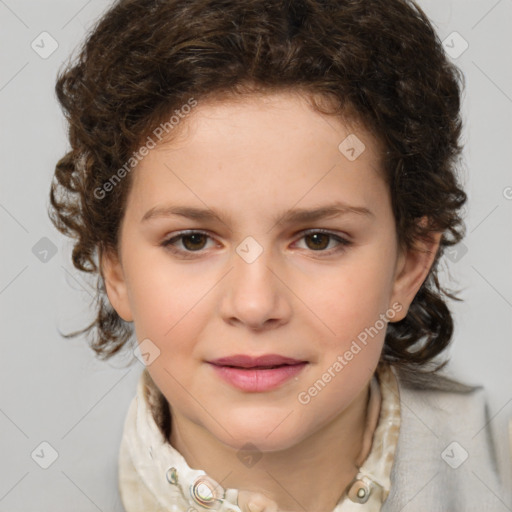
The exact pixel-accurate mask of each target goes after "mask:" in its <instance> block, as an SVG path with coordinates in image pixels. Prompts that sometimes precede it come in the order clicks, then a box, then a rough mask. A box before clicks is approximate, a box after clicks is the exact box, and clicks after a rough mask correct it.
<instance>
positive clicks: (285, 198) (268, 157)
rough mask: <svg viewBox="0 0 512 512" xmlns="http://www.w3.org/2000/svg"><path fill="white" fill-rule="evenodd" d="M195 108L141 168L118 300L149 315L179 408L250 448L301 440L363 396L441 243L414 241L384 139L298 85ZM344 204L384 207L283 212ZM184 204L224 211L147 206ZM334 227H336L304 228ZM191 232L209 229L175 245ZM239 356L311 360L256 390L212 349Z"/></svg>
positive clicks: (115, 287) (112, 275) (158, 370)
mask: <svg viewBox="0 0 512 512" xmlns="http://www.w3.org/2000/svg"><path fill="white" fill-rule="evenodd" d="M182 122H186V123H187V125H186V128H187V129H186V130H185V131H184V132H183V136H180V138H179V139H177V140H176V141H174V142H172V143H171V144H169V145H165V144H164V145H162V146H160V147H157V148H155V149H153V150H151V151H150V152H149V155H147V156H146V157H145V158H144V159H143V160H142V161H141V162H140V164H139V165H138V167H137V168H136V169H135V170H134V171H133V173H134V175H133V179H134V181H133V188H132V190H131V192H130V195H129V198H128V203H127V208H126V213H125V217H124V219H123V223H122V227H121V241H120V247H121V260H122V266H120V265H118V264H117V263H116V262H114V264H113V265H112V264H109V265H106V267H105V277H106V281H107V291H108V295H109V299H110V301H111V302H112V304H113V305H114V307H115V308H116V310H117V311H118V313H119V314H120V315H121V316H122V317H123V318H124V319H125V320H128V321H134V323H135V330H136V335H137V339H138V340H139V342H142V340H145V339H146V338H149V339H150V340H151V342H152V343H153V344H154V345H156V347H158V350H159V351H160V355H159V356H158V357H157V358H156V359H155V360H154V361H153V362H151V364H150V365H149V372H150V374H151V376H152V378H153V379H154V381H155V383H156V384H157V386H158V387H159V388H160V389H161V391H162V392H163V393H164V395H165V396H166V398H167V400H168V401H169V403H170V404H171V407H172V408H173V416H174V417H176V418H181V419H182V420H183V421H188V422H192V423H194V424H195V425H199V426H200V427H203V428H204V429H206V431H208V432H209V433H211V434H212V435H213V436H214V437H215V438H217V439H218V440H220V441H222V442H223V443H225V444H227V445H230V446H233V447H235V448H238V447H241V446H243V445H244V443H246V442H252V443H253V444H255V445H256V446H258V447H259V449H261V450H269V451H272V450H278V449H285V448H287V447H290V446H293V445H294V444H296V443H298V442H300V441H301V440H303V439H305V438H306V437H307V436H309V435H311V434H312V433H314V432H317V431H318V430H319V429H320V428H321V427H323V426H325V425H326V424H327V422H329V421H330V420H332V419H334V418H335V417H336V416H338V415H339V414H340V413H342V412H343V411H344V410H346V409H347V408H348V406H349V405H350V404H351V403H352V402H353V401H354V400H355V399H356V398H361V397H362V396H363V395H362V392H363V390H366V385H367V384H368V382H369V380H370V378H371V376H372V374H373V373H374V370H375V368H376V365H377V363H378V360H379V356H380V353H381V350H382V347H383V342H384V336H385V331H386V326H385V324H384V322H383V319H385V317H384V315H387V317H388V318H389V319H391V320H392V321H397V320H400V319H401V318H403V317H404V316H405V314H406V312H407V308H408V306H409V304H410V301H411V300H412V298H413V297H414V295H415V293H416V291H417V290H418V288H419V286H420V285H421V283H422V281H423V280H424V278H425V277H426V273H427V272H428V268H429V266H430V263H431V260H426V259H425V258H429V257H433V255H432V256H425V255H423V256H414V257H413V256H411V255H409V256H407V255H406V253H404V254H402V253H399V252H398V248H397V238H396V233H395V223H394V218H393V214H392V209H391V203H390V194H389V192H388V189H387V186H386V184H385V182H384V181H383V179H382V177H381V175H380V170H379V157H378V154H377V146H376V143H375V140H373V139H372V138H371V137H370V135H369V134H368V133H367V132H365V131H364V130H363V129H361V128H357V129H355V130H354V131H352V130H351V129H348V128H347V127H345V125H344V124H342V123H341V122H340V121H336V120H335V119H334V118H332V117H324V116H323V115H321V114H318V113H316V112H315V111H313V110H311V109H310V108H309V107H308V106H307V105H306V103H305V102H304V101H303V100H302V99H301V98H300V97H298V96H295V95H291V94H279V95H273V96H269V97H267V98H266V99H265V100H262V99H261V98H255V97H251V98H248V99H245V100H243V101H242V102H238V103H220V104H204V105H203V104H201V103H199V105H198V106H197V107H195V109H194V110H193V112H192V113H191V114H190V115H189V117H188V118H185V120H184V121H182ZM350 133H355V135H356V136H357V137H358V138H359V139H360V140H361V141H362V142H363V143H364V145H365V146H366V149H365V150H364V151H363V152H362V153H361V154H360V156H359V157H358V158H356V159H355V160H353V161H350V160H349V159H348V158H347V156H345V155H349V156H351V153H350V151H349V152H347V153H345V154H344V153H343V152H342V151H341V150H340V149H338V146H339V145H340V143H341V142H342V141H344V139H345V138H346V137H347V136H348V135H349V134H350ZM356 150H357V148H356ZM105 200H108V199H105ZM334 203H344V204H346V205H350V206H354V207H357V208H364V209H367V210H369V213H353V212H347V213H344V214H342V215H338V216H330V217H325V218H322V219H317V220H304V221H290V222H285V221H283V222H281V223H277V222H276V220H277V219H282V218H283V216H284V215H285V212H287V211H288V210H294V209H301V210H302V209H305V210H313V209H318V208H324V207H327V206H330V205H334ZM170 207H183V208H185V207H187V208H197V209H201V210H208V209H210V210H212V211H215V212H216V213H217V214H218V215H219V217H220V218H221V219H222V221H220V220H218V219H216V218H208V219H202V220H198V219H191V218H186V217H183V216H179V215H169V216H154V217H151V218H149V219H147V220H143V217H144V216H145V214H147V212H148V211H150V210H151V209H153V208H170ZM320 229H321V230H326V231H328V232H329V233H332V236H331V238H329V237H328V236H325V235H321V234H317V235H316V237H315V236H313V235H311V234H309V235H308V236H305V234H304V232H303V231H304V230H320ZM184 230H200V231H201V232H202V233H206V234H207V235H208V236H207V237H205V236H201V235H196V236H195V237H189V238H185V239H181V240H180V239H177V240H176V241H175V242H174V245H173V246H169V247H164V246H163V245H162V244H163V242H165V241H166V240H169V239H171V238H173V237H176V236H178V234H179V232H180V231H184ZM335 236H339V237H341V238H343V239H346V240H348V241H349V242H350V245H347V246H344V245H341V244H340V243H339V242H337V241H336V238H335ZM173 248H174V250H175V251H176V252H173ZM187 250H188V252H187ZM260 252H261V254H260ZM434 253H435V248H434ZM415 258H416V259H415ZM421 258H423V259H421ZM105 261H106V263H108V261H109V260H105ZM146 343H147V342H146ZM146 348H147V347H146ZM150 352H151V351H150ZM237 354H246V355H250V356H260V355H265V354H279V355H282V356H285V357H289V358H294V359H297V360H300V361H306V362H307V364H305V365H303V366H302V367H300V369H298V370H297V372H296V374H295V375H294V376H293V377H291V378H289V379H287V380H285V381H283V382H281V383H280V384H278V385H275V387H273V388H265V384H261V386H263V387H262V388H258V387H257V384H254V382H253V384H252V385H253V386H256V387H249V388H243V389H241V388H240V387H238V386H237V385H236V384H234V383H232V382H228V381H226V380H224V379H223V378H221V376H220V375H219V373H218V372H217V370H215V368H214V367H213V366H212V365H211V364H210V363H209V362H208V361H212V360H215V359H218V358H221V357H228V356H232V355H237ZM150 357H154V356H150ZM243 371H247V370H241V371H240V372H243ZM263 371H264V370H259V372H260V373H259V375H262V373H261V372H263ZM266 371H267V373H268V372H269V371H271V370H266ZM254 372H256V373H257V372H258V370H254ZM257 378H258V377H256V379H257ZM319 381H320V382H319ZM263 382H267V381H263V380H261V381H260V383H263ZM315 383H316V387H315ZM250 385H251V384H250ZM250 385H249V386H250Z"/></svg>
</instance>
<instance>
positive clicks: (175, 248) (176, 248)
mask: <svg viewBox="0 0 512 512" xmlns="http://www.w3.org/2000/svg"><path fill="white" fill-rule="evenodd" d="M210 238H211V237H210V236H209V235H208V234H206V233H202V232H201V231H192V232H182V233H181V234H180V235H177V236H174V237H172V238H170V239H168V240H165V241H164V242H162V244H161V245H162V247H164V248H166V249H168V250H170V251H171V252H174V253H176V254H182V255H183V256H185V255H186V254H187V253H193V252H199V251H201V250H202V249H204V248H205V245H206V244H207V242H208V240H209V239H210ZM180 242H181V243H180Z"/></svg>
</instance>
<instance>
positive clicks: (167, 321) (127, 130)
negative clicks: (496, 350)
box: [50, 0, 512, 512]
mask: <svg viewBox="0 0 512 512" xmlns="http://www.w3.org/2000/svg"><path fill="white" fill-rule="evenodd" d="M462 82H463V80H462V75H461V73H460V71H459V70H458V68H456V67H455V66H454V65H453V64H451V63H450V61H449V59H448V58H447V57H446V56H445V54H444V51H443V47H442V44H441V42H440V41H439V39H438V37H437V35H436V34H435V32H434V30H433V28H432V26H431V24H430V22H429V21H428V19H427V17H426V16H425V14H424V13H423V11H422V10H421V9H420V8H419V7H418V6H417V5H416V4H414V3H413V2H411V1H406V0H291V1H289V2H269V1H268V0H266V1H264V0H121V1H118V2H116V3H115V4H114V5H113V6H112V8H111V9H110V10H109V11H108V12H107V13H106V14H104V15H103V17H102V18H101V20H100V21H99V22H98V24H97V26H96V27H95V28H94V30H93V31H92V32H91V34H90V35H89V37H88V38H87V41H86V42H85V45H84V48H83V49H82V51H81V54H80V55H79V57H78V59H77V61H76V62H75V63H73V64H72V65H70V66H69V67H68V68H67V69H66V70H65V71H63V72H62V73H61V74H60V76H59V78H58V82H57V86H56V91H57V95H58V98H59V101H60V102H61V104H62V106H63V109H64V111H65V113H66V116H67V119H68V122H69V139H70V143H71V151H70V152H69V153H67V154H66V155H65V156H64V157H63V158H62V159H61V160H60V161H59V162H58V164H57V167H56V171H55V177H56V181H55V182H54V184H53V185H52V189H51V195H50V196H51V197H50V199H51V212H50V214H51V218H52V220H53V222H54V223H55V225H56V226H57V228H58V229H59V230H60V231H61V232H63V233H65V234H67V235H69V236H72V237H75V238H76V244H75V246H74V250H73V263H74V265H75V266H76V268H78V269H80V270H83V271H85V272H91V273H97V274H98V311H97V318H96V320H95V321H94V322H93V323H92V324H91V325H89V326H88V327H86V328H85V329H84V330H82V331H80V332H79V333H83V332H90V331H91V330H92V329H94V328H95V329H96V334H95V336H94V338H93V340H92V348H93V349H94V350H95V351H96V353H97V354H98V355H100V356H101V357H103V358H108V357H111V356H113V355H114V354H116V353H117V352H119V351H120V350H121V349H122V348H123V347H125V346H127V347H130V345H129V341H130V340H131V338H132V336H133V337H135V338H136V340H137V342H136V343H135V345H137V347H138V348H137V351H138V354H139V357H140V358H141V359H142V360H143V361H144V363H145V364H146V368H145V369H144V371H143V372H142V373H141V376H140V381H139V384H138V388H137V392H136V396H135V397H134V399H133V401H132V403H131V405H130V408H129V411H128V414H127V417H126V420H125V426H124V433H123V438H122V441H121V446H120V453H119V489H120V493H121V497H122V501H123V505H124V507H125V509H126V511H127V512H142V511H145V512H146V511H150V510H151V511H153V512H156V511H167V512H171V511H200V510H220V511H228V510H230V511H252V512H254V511H263V510H265V511H277V510H280V511H283V510H288V511H291V510H293V511H308V512H325V511H336V512H347V511H364V512H367V511H372V512H374V511H383V512H390V511H398V510H415V511H425V512H426V511H429V512H430V511H434V510H443V511H448V510H449V511H451V512H455V511H459V512H462V511H464V512H468V511H476V510H478V511H481V510H493V511H497V510H505V509H506V508H508V509H510V505H512V500H511V496H510V486H509V484H508V482H506V481H505V477H504V473H503V472H504V471H506V470H507V469H508V467H509V466H508V465H509V463H510V447H509V446H508V441H507V439H506V437H505V435H504V434H505V433H501V432H500V433H499V437H495V433H493V431H492V430H491V425H490V421H489V418H488V416H487V413H486V408H485V397H484V394H483V390H482V388H481V387H478V386H468V385H465V384H462V383H458V382H457V381H455V380H452V379H450V378H449V377H447V376H444V375H441V374H440V373H439V370H441V369H442V368H443V367H444V366H445V365H446V362H447V361H446V360H445V361H443V362H440V361H439V358H438V356H442V355H443V351H444V350H445V349H446V348H447V346H448V345H449V343H450V340H451V338H452V332H453V321H452V316H451V313H450V310H449V309H448V307H447V305H446V297H451V298H454V299H455V298H456V297H455V296H454V295H453V294H450V293H448V292H447V291H446V290H444V289H443V288H442V286H441V285H440V283H439V282H438V277H437V265H438V262H439V260H440V258H441V257H442V255H443V252H444V250H445V249H446V248H447V247H450V246H452V245H454V244H456V243H457V242H459V241H460V240H461V239H462V237H463V234H464V228H463V222H462V219H461V217H460V215H459V214H460V209H461V207H462V206H463V205H464V204H465V202H466V194H465V193H464V191H463V190H462V189H461V187H460V186H459V183H458V179H457V173H456V171H457V163H458V158H459V156H460V154H461V151H462V148H461V146H460V143H459V138H460V134H461V118H460V112H459V109H460V102H461V91H462ZM320 241H323V242H324V244H320ZM201 242H203V243H201ZM79 333H72V334H71V335H76V334H79ZM131 349H132V350H133V346H131ZM137 351H136V353H137ZM505 474H506V473H505Z"/></svg>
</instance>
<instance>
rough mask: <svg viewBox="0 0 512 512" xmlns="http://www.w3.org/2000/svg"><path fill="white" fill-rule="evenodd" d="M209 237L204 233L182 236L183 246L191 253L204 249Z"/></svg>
mask: <svg viewBox="0 0 512 512" xmlns="http://www.w3.org/2000/svg"><path fill="white" fill-rule="evenodd" d="M207 238H208V237H207V236H206V235H204V234H203V233H193V234H192V235H185V236H182V237H181V239H182V240H183V246H184V247H185V248H186V249H187V250H189V251H197V250H200V249H203V248H204V246H205V244H206V239H207Z"/></svg>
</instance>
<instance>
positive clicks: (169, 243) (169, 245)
mask: <svg viewBox="0 0 512 512" xmlns="http://www.w3.org/2000/svg"><path fill="white" fill-rule="evenodd" d="M317 233H321V234H324V235H328V236H329V237H331V239H334V240H335V241H336V242H338V244H339V245H338V247H337V248H334V249H330V250H328V251H327V250H322V249H319V250H317V251H315V250H313V249H310V251H311V252H314V253H323V255H322V256H321V257H323V256H330V255H332V254H335V253H338V252H342V251H343V250H345V249H346V248H347V247H349V246H350V245H352V242H350V241H349V240H346V239H345V238H342V237H340V236H339V235H336V234H334V233H332V232H331V231H326V230H323V229H310V230H306V231H303V232H302V233H301V235H302V236H301V237H300V238H301V239H302V238H304V237H306V236H308V235H314V234H317ZM196 234H199V235H205V236H207V237H208V238H210V239H211V238H212V237H210V235H209V234H208V233H206V232H205V231H201V230H188V231H181V232H180V233H179V234H178V235H176V236H173V237H171V238H168V239H167V240H165V241H163V242H162V243H161V244H160V245H161V246H162V247H164V248H165V249H166V250H169V251H170V252H172V253H174V254H181V255H187V256H183V257H184V258H194V257H195V256H188V255H193V254H194V253H198V254H201V253H202V252H203V249H199V250H197V251H189V250H184V251H183V250H181V249H177V248H176V246H174V243H176V242H177V241H179V240H180V239H183V238H186V237H187V236H191V235H196Z"/></svg>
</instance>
